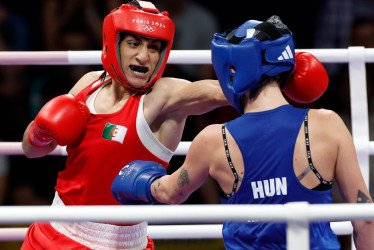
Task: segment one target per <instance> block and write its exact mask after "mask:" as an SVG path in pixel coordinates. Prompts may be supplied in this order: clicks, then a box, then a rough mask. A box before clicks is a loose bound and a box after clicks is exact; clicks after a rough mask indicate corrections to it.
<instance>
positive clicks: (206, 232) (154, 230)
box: [0, 221, 353, 241]
mask: <svg viewBox="0 0 374 250" xmlns="http://www.w3.org/2000/svg"><path fill="white" fill-rule="evenodd" d="M330 225H331V228H332V230H333V231H334V232H335V233H336V234H337V235H351V234H352V231H353V229H352V224H351V223H350V222H348V221H342V222H341V221H339V222H331V223H330ZM27 229H28V228H27V227H22V228H0V241H23V240H24V239H25V235H26V232H27ZM147 230H148V236H149V237H151V238H152V239H154V240H157V239H221V238H222V224H196V225H149V226H148V228H147Z"/></svg>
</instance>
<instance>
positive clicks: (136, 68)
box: [130, 65, 148, 74]
mask: <svg viewBox="0 0 374 250" xmlns="http://www.w3.org/2000/svg"><path fill="white" fill-rule="evenodd" d="M130 69H131V70H132V71H135V72H136V73H142V74H144V73H147V72H148V67H142V66H136V65H130Z"/></svg>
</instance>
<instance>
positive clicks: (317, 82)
mask: <svg viewBox="0 0 374 250" xmlns="http://www.w3.org/2000/svg"><path fill="white" fill-rule="evenodd" d="M328 83H329V77H328V75H327V72H326V70H325V68H324V67H323V65H322V63H321V62H320V61H319V60H318V59H317V58H316V57H315V56H313V55H312V54H310V53H307V52H296V53H295V69H294V72H293V73H292V75H291V77H290V79H289V80H288V83H287V85H286V87H285V88H284V89H283V92H284V93H285V94H286V95H287V96H288V97H289V98H291V99H292V100H293V101H295V102H298V103H310V102H313V101H315V100H317V99H318V98H320V97H321V96H322V95H323V93H325V91H326V89H327V86H328Z"/></svg>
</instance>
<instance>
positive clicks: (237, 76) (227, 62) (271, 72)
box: [212, 16, 295, 114]
mask: <svg viewBox="0 0 374 250" xmlns="http://www.w3.org/2000/svg"><path fill="white" fill-rule="evenodd" d="M212 63H213V67H214V70H215V72H216V75H217V78H218V80H219V82H220V84H221V88H222V90H223V93H224V94H225V96H226V98H227V100H228V101H229V103H230V104H231V106H233V107H234V108H235V109H236V110H237V111H238V112H239V113H241V114H242V113H243V112H244V109H243V107H242V105H241V104H240V97H241V96H242V95H243V94H244V93H246V92H247V91H249V90H252V89H253V88H254V87H256V86H257V85H259V84H260V82H261V79H262V77H263V76H275V75H278V74H280V73H282V72H289V76H290V75H291V73H292V70H293V68H294V66H295V45H294V41H293V37H292V32H291V31H290V30H289V29H288V28H287V26H285V25H284V24H283V23H282V21H281V20H280V18H279V17H278V16H272V17H270V18H269V19H268V20H267V21H266V22H260V21H256V20H249V21H247V22H245V23H244V24H242V25H241V26H240V27H239V28H237V29H233V30H231V32H224V33H222V34H215V35H214V39H213V41H212ZM284 86H285V83H284V84H283V85H282V86H281V88H283V87H284Z"/></svg>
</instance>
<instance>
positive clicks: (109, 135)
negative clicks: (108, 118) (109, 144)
mask: <svg viewBox="0 0 374 250" xmlns="http://www.w3.org/2000/svg"><path fill="white" fill-rule="evenodd" d="M126 132H127V128H126V127H124V126H121V125H116V124H111V123H109V122H107V123H106V124H105V128H104V131H103V134H102V135H101V136H102V137H103V138H104V139H107V140H111V141H116V142H119V143H121V144H122V143H123V140H124V139H125V135H126Z"/></svg>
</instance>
